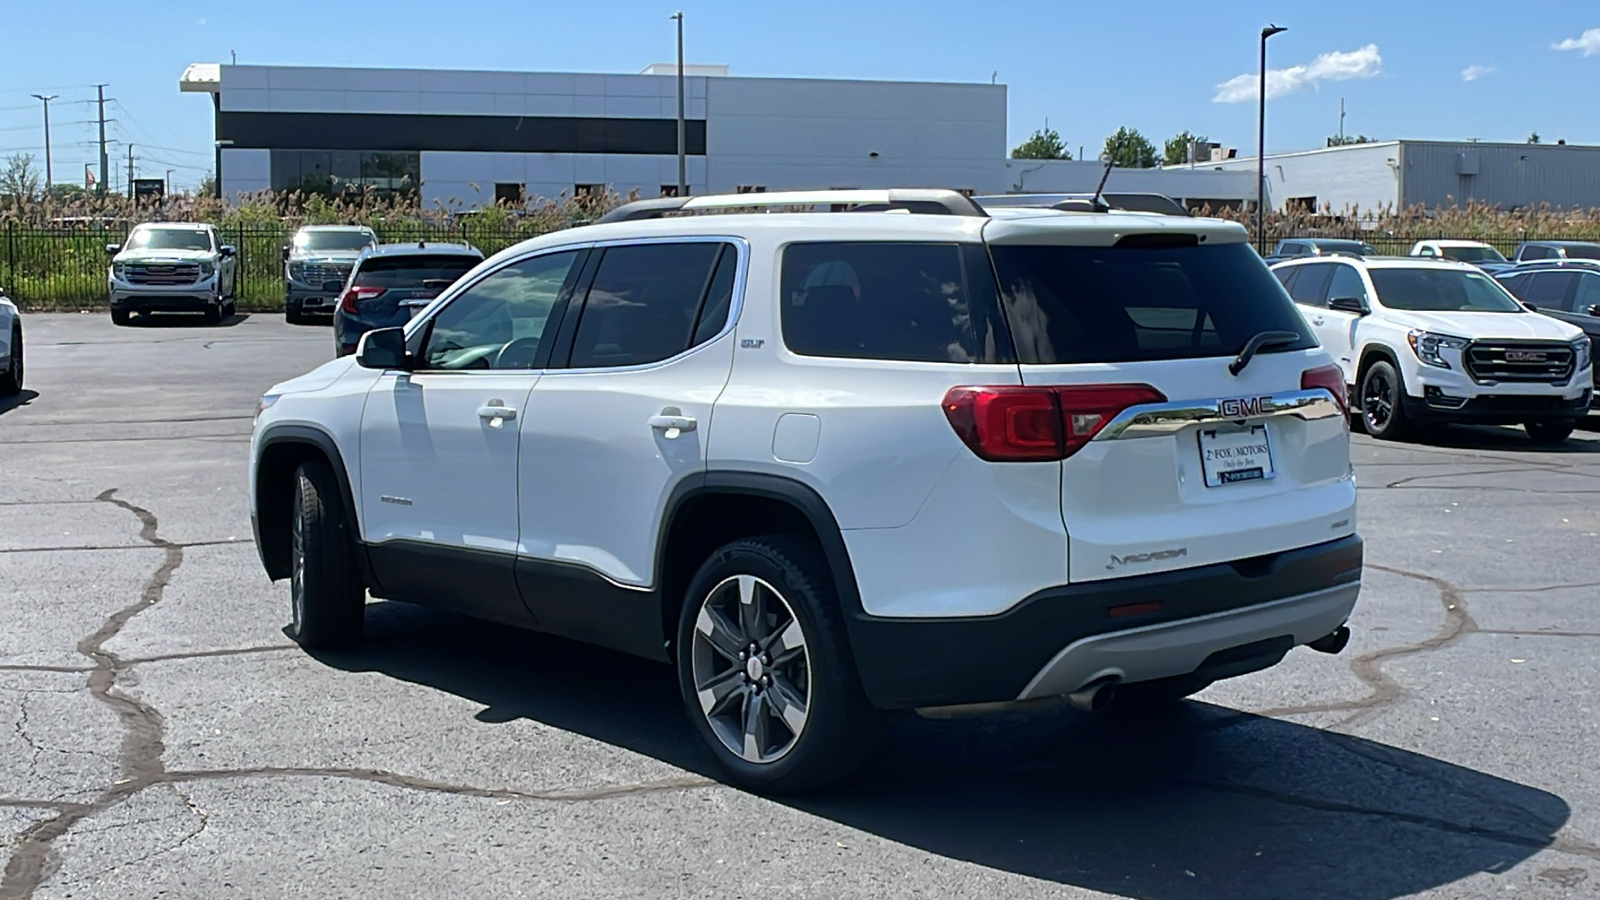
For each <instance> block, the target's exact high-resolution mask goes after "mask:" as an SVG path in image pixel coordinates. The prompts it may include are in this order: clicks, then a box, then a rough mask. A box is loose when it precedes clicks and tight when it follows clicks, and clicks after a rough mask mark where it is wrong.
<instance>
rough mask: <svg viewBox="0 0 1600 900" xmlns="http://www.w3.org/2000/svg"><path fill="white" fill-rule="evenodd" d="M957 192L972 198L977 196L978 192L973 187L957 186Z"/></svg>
mask: <svg viewBox="0 0 1600 900" xmlns="http://www.w3.org/2000/svg"><path fill="white" fill-rule="evenodd" d="M956 193H958V194H960V195H961V196H963V197H968V198H971V197H975V196H977V193H978V192H977V191H976V190H974V189H972V188H956Z"/></svg>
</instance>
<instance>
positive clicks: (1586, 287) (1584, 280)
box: [1572, 272, 1600, 316]
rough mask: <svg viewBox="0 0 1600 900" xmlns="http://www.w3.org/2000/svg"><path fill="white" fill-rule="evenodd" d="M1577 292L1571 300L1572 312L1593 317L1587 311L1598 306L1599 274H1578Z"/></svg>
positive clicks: (1599, 304)
mask: <svg viewBox="0 0 1600 900" xmlns="http://www.w3.org/2000/svg"><path fill="white" fill-rule="evenodd" d="M1577 275H1578V290H1577V292H1576V296H1574V297H1573V298H1572V311H1573V312H1575V313H1582V314H1583V315H1586V316H1588V315H1593V313H1591V312H1589V310H1591V309H1593V308H1595V307H1597V306H1600V274H1596V273H1594V272H1579V273H1577Z"/></svg>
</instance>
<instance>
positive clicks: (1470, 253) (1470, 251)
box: [1439, 247, 1506, 263]
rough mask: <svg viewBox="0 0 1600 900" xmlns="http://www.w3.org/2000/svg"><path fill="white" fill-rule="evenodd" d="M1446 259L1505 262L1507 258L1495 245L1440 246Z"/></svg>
mask: <svg viewBox="0 0 1600 900" xmlns="http://www.w3.org/2000/svg"><path fill="white" fill-rule="evenodd" d="M1439 252H1440V253H1442V254H1443V255H1444V257H1445V258H1446V259H1453V260H1455V261H1457V262H1474V263H1475V262H1505V261H1506V258H1505V257H1504V256H1501V255H1500V251H1499V250H1496V249H1495V248H1493V247H1440V248H1439Z"/></svg>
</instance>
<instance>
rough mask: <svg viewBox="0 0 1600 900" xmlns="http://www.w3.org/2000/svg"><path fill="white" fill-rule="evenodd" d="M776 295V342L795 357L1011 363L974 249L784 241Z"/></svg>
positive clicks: (985, 265) (986, 274)
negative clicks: (779, 331) (779, 298)
mask: <svg viewBox="0 0 1600 900" xmlns="http://www.w3.org/2000/svg"><path fill="white" fill-rule="evenodd" d="M782 290H783V309H782V319H783V340H784V343H785V344H786V345H787V346H788V348H789V349H790V350H792V351H793V352H795V353H799V354H801V355H804V356H824V357H843V358H853V359H888V360H903V361H908V362H941V363H987V362H1010V361H1012V360H1013V356H1012V354H1011V349H1010V343H1009V341H1008V340H1007V338H1006V333H1005V329H1004V327H1003V326H1002V325H1001V324H1000V318H999V317H1000V314H999V304H998V302H997V299H996V296H995V284H994V274H993V271H992V270H991V268H990V266H989V260H988V257H987V255H986V254H985V253H984V250H983V246H982V245H981V244H955V243H922V242H893V241H857V242H835V243H803V244H790V245H789V246H788V247H787V248H785V249H784V251H783V284H782Z"/></svg>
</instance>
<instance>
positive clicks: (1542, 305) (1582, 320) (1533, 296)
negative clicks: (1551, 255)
mask: <svg viewBox="0 0 1600 900" xmlns="http://www.w3.org/2000/svg"><path fill="white" fill-rule="evenodd" d="M1495 278H1496V280H1498V281H1499V282H1500V286H1501V287H1503V288H1505V289H1506V290H1508V291H1510V292H1511V293H1512V294H1514V295H1515V296H1516V298H1517V299H1518V300H1521V301H1522V302H1523V303H1526V304H1528V305H1530V306H1533V307H1534V308H1536V309H1538V310H1539V312H1542V313H1544V314H1545V315H1547V316H1551V317H1552V318H1556V319H1560V320H1561V321H1563V322H1569V323H1571V324H1573V325H1576V326H1578V327H1579V328H1582V329H1583V333H1584V334H1587V335H1588V336H1589V345H1590V347H1591V348H1594V347H1595V346H1596V343H1597V342H1600V267H1589V266H1569V265H1566V264H1564V263H1562V262H1559V261H1550V262H1546V263H1530V264H1528V265H1525V266H1518V267H1517V268H1515V269H1512V270H1511V271H1509V272H1505V273H1502V274H1500V275H1497V276H1495ZM1591 354H1592V349H1591ZM1594 384H1595V390H1596V394H1597V396H1596V398H1595V399H1594V400H1593V401H1592V405H1591V408H1594V407H1600V374H1597V375H1595V378H1594Z"/></svg>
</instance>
